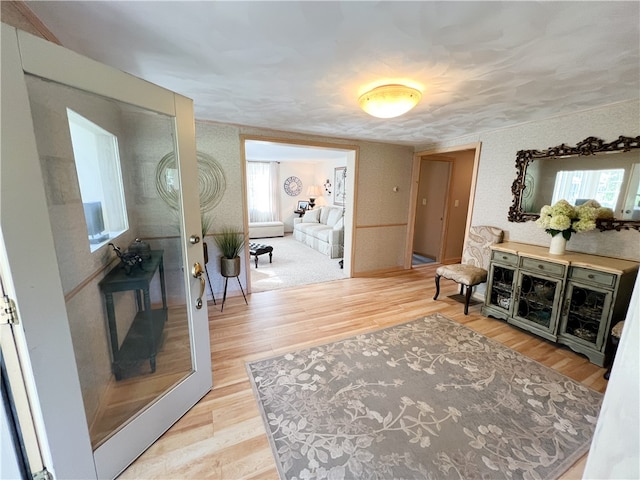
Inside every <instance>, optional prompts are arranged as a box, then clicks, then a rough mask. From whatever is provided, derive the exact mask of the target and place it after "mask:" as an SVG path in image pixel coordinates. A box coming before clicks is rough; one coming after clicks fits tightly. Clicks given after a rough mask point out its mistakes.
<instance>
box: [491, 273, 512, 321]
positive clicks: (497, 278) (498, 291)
mask: <svg viewBox="0 0 640 480" xmlns="http://www.w3.org/2000/svg"><path fill="white" fill-rule="evenodd" d="M513 273H514V270H513V269H512V268H505V267H500V266H498V265H494V267H493V280H492V284H491V298H490V300H489V302H490V304H491V305H495V306H498V307H501V308H504V309H505V310H509V307H511V292H512V290H513Z"/></svg>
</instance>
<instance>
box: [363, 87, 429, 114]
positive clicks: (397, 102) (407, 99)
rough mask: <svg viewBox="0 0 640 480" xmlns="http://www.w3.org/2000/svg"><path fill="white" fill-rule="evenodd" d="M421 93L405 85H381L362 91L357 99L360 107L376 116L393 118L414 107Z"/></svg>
mask: <svg viewBox="0 0 640 480" xmlns="http://www.w3.org/2000/svg"><path fill="white" fill-rule="evenodd" d="M421 98H422V93H421V92H420V91H419V90H416V89H415V88H412V87H408V86H406V85H398V84H393V85H381V86H379V87H376V88H374V89H373V90H369V91H368V92H366V93H364V94H363V95H361V96H360V98H359V99H358V103H359V104H360V108H362V109H363V110H364V111H365V112H367V113H368V114H369V115H373V116H374V117H378V118H393V117H398V116H400V115H402V114H403V113H407V112H408V111H409V110H411V109H412V108H413V107H415V106H416V105H417V104H418V102H419V101H420V99H421Z"/></svg>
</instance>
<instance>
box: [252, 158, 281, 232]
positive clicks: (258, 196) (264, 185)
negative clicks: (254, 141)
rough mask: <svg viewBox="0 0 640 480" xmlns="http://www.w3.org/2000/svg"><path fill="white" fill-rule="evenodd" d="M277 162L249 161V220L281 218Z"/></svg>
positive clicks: (276, 219) (266, 220) (260, 220)
mask: <svg viewBox="0 0 640 480" xmlns="http://www.w3.org/2000/svg"><path fill="white" fill-rule="evenodd" d="M278 167H279V165H278V163H277V162H247V206H248V207H249V222H275V221H279V220H280V196H279V195H278V174H279V168H278Z"/></svg>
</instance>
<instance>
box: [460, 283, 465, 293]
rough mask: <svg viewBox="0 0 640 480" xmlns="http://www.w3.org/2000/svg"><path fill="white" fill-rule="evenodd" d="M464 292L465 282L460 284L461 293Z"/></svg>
mask: <svg viewBox="0 0 640 480" xmlns="http://www.w3.org/2000/svg"><path fill="white" fill-rule="evenodd" d="M463 293H464V284H463V283H461V284H460V295H462V294H463Z"/></svg>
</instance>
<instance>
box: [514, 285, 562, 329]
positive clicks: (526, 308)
mask: <svg viewBox="0 0 640 480" xmlns="http://www.w3.org/2000/svg"><path fill="white" fill-rule="evenodd" d="M557 287H558V284H557V282H556V281H553V280H547V279H544V278H540V277H535V276H533V275H526V274H522V282H521V284H520V297H519V301H518V317H520V318H524V319H526V320H529V321H530V322H533V323H536V324H538V325H541V326H543V327H545V328H549V326H550V325H551V318H552V314H553V300H554V297H555V294H556V288H557Z"/></svg>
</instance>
